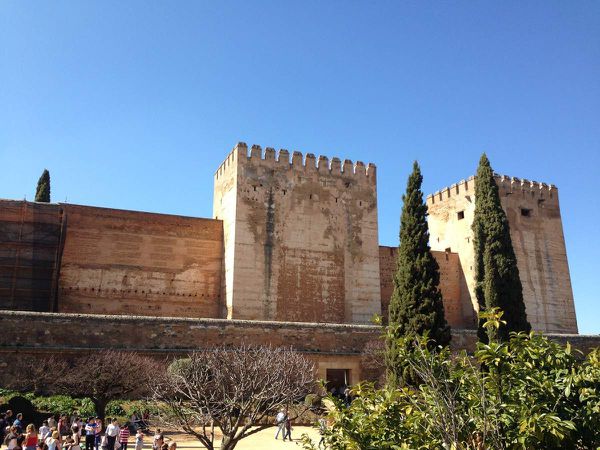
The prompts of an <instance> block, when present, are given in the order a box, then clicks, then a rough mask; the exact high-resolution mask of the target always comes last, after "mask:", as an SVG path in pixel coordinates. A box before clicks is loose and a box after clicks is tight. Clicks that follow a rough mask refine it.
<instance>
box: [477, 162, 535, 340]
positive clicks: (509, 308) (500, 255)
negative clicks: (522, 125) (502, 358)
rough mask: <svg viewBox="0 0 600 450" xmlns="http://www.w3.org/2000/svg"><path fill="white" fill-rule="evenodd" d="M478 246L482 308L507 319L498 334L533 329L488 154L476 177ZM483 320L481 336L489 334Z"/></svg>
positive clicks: (478, 278) (478, 270) (478, 273)
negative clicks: (497, 311)
mask: <svg viewBox="0 0 600 450" xmlns="http://www.w3.org/2000/svg"><path fill="white" fill-rule="evenodd" d="M472 228H473V245H474V246H475V295H476V297H477V302H478V304H479V310H480V311H483V310H489V309H491V308H494V307H497V308H500V309H501V310H502V311H503V312H504V315H503V317H502V319H503V320H504V321H505V322H506V323H505V324H502V325H501V326H500V328H499V329H498V331H497V333H498V338H500V339H502V340H507V339H508V336H509V333H510V332H511V331H525V332H529V331H530V330H531V325H530V324H529V322H528V321H527V314H526V312H525V303H524V301H523V286H522V285H521V278H520V277H519V268H518V267H517V258H516V256H515V251H514V249H513V246H512V241H511V238H510V228H509V225H508V219H507V218H506V214H505V212H504V210H503V209H502V205H501V204H500V195H499V193H498V185H497V184H496V181H495V179H494V172H493V170H492V167H491V165H490V161H489V159H488V158H487V156H486V155H485V153H484V154H483V155H482V156H481V159H480V160H479V167H478V168H477V177H476V179H475V216H474V218H473V225H472ZM483 323H484V320H483V319H480V321H479V330H478V335H479V339H480V340H481V341H483V342H487V341H488V338H489V336H488V335H487V333H486V331H485V330H484V329H483Z"/></svg>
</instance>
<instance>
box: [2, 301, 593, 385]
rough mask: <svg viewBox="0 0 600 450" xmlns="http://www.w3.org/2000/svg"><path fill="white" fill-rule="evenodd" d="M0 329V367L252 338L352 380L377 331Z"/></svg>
mask: <svg viewBox="0 0 600 450" xmlns="http://www.w3.org/2000/svg"><path fill="white" fill-rule="evenodd" d="M24 324H27V326H23V325H24ZM0 329H1V330H2V333H0V373H1V371H2V370H1V369H2V366H3V365H4V364H7V363H9V362H10V360H11V358H14V357H15V354H17V356H19V355H20V356H27V357H30V356H31V357H33V356H35V357H41V356H43V355H59V354H77V353H81V352H85V353H89V352H90V351H98V350H101V349H105V348H113V349H123V350H130V351H136V352H141V353H144V354H149V355H156V357H158V358H165V357H166V358H173V357H177V356H181V355H185V354H187V353H189V352H191V351H194V350H198V349H202V348H211V347H212V346H214V345H220V344H224V345H231V346H233V345H237V344H241V343H251V344H256V345H261V344H264V345H273V346H289V347H292V348H294V349H296V350H297V351H300V352H303V353H305V354H306V355H308V356H309V357H310V358H312V359H313V360H314V361H315V364H316V369H317V374H318V376H319V377H320V378H323V379H324V378H325V376H326V370H327V369H328V368H336V369H339V368H343V369H349V370H350V382H351V384H354V383H356V382H358V381H359V380H361V379H365V378H367V377H374V378H377V374H376V373H373V371H372V370H369V369H366V368H365V367H363V361H362V360H363V358H362V357H361V354H362V352H363V350H364V349H365V346H367V344H369V343H370V342H374V341H378V340H379V339H380V335H381V332H382V329H381V327H379V326H373V325H355V324H324V323H297V322H272V321H271V322H269V321H250V320H236V319H233V320H232V319H187V318H177V317H146V316H123V315H120V316H110V315H101V314H67V313H63V314H56V313H38V312H26V311H2V314H0ZM548 336H549V337H550V338H551V339H553V340H555V341H557V342H559V343H561V344H565V343H566V342H567V341H568V342H570V343H571V345H572V346H573V347H574V348H578V349H580V350H582V351H584V352H587V351H589V350H590V349H591V348H594V347H598V346H600V336H598V335H596V336H582V335H554V334H549V335H548ZM476 342H477V334H476V331H475V330H462V329H457V328H453V329H452V341H451V347H452V349H454V350H461V349H465V350H467V351H469V352H472V351H473V350H474V349H475V344H476Z"/></svg>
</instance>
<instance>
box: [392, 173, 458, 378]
mask: <svg viewBox="0 0 600 450" xmlns="http://www.w3.org/2000/svg"><path fill="white" fill-rule="evenodd" d="M422 181H423V176H422V175H421V170H420V168H419V165H418V163H417V162H416V161H415V163H414V165H413V171H412V173H411V175H410V176H409V178H408V183H407V186H406V193H405V195H403V197H402V200H403V202H404V205H403V207H402V216H401V219H400V247H399V248H398V260H397V267H396V273H395V275H394V292H393V294H392V298H391V300H390V307H389V327H388V334H387V339H386V342H387V349H386V366H387V369H388V376H389V377H390V379H391V380H392V381H394V380H395V381H396V382H400V381H401V380H405V379H406V376H407V372H406V370H407V368H406V366H405V364H404V363H403V362H402V360H401V359H400V358H399V357H398V355H399V353H401V352H402V351H403V349H402V348H401V347H402V345H401V344H399V341H398V340H399V339H401V338H402V337H404V336H415V335H417V336H422V335H424V334H425V333H428V336H429V337H430V339H431V343H432V345H433V346H435V345H441V346H446V345H448V343H449V342H450V327H449V326H448V324H447V323H446V318H445V314H444V303H443V301H442V295H441V293H440V291H439V289H438V285H439V281H440V275H439V266H438V264H437V262H436V260H435V259H434V258H433V256H432V255H431V249H430V247H429V228H428V225H427V205H425V203H424V202H423V192H422V191H421V183H422Z"/></svg>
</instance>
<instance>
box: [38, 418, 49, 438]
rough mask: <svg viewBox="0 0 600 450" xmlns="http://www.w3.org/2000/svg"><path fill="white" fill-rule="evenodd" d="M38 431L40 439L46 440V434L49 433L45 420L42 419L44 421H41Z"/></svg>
mask: <svg viewBox="0 0 600 450" xmlns="http://www.w3.org/2000/svg"><path fill="white" fill-rule="evenodd" d="M38 433H39V436H40V441H42V442H44V441H45V440H46V438H47V437H48V435H49V434H50V427H49V426H48V421H47V420H44V422H43V423H42V426H41V427H40V429H39V430H38Z"/></svg>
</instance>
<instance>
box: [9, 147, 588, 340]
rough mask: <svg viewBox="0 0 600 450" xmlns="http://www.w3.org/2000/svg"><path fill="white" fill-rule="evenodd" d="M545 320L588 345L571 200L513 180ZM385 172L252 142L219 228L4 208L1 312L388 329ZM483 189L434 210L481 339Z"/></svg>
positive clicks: (240, 154)
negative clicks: (380, 192) (565, 219)
mask: <svg viewBox="0 0 600 450" xmlns="http://www.w3.org/2000/svg"><path fill="white" fill-rule="evenodd" d="M497 180H498V185H499V187H500V194H501V198H502V204H503V206H504V208H505V210H506V212H507V215H508V218H509V222H510V226H511V236H512V239H513V244H514V247H515V252H516V255H517V260H518V265H519V270H520V274H521V280H522V282H523V289H524V296H525V302H526V307H527V313H528V317H529V320H530V321H531V323H532V325H533V327H534V328H535V329H537V330H542V331H547V332H561V333H562V332H565V333H576V332H577V322H576V318H575V309H574V304H573V294H572V289H571V282H570V275H569V268H568V263H567V257H566V249H565V243H564V237H563V231H562V224H561V219H560V209H559V205H558V193H557V190H556V188H555V187H553V186H547V185H545V184H539V183H532V182H529V181H526V180H519V179H512V178H507V177H498V178H497ZM376 184H377V183H376V170H375V166H374V165H372V164H369V165H367V166H365V165H364V164H363V163H361V162H356V163H355V164H353V163H352V162H351V161H349V160H344V161H343V162H342V161H341V160H340V159H338V158H332V159H331V160H329V159H328V158H325V157H323V156H321V157H319V158H315V156H314V155H312V154H310V153H309V154H306V155H305V156H303V155H302V154H301V153H299V152H293V154H292V155H291V160H290V154H289V152H288V151H286V150H280V151H279V152H275V150H273V149H271V148H267V149H265V151H264V153H263V151H262V149H261V148H260V147H259V146H253V147H252V149H251V151H250V155H248V148H247V146H246V145H245V144H243V143H240V144H238V145H237V146H236V147H235V148H234V150H233V151H232V152H231V153H230V154H229V155H228V156H227V158H226V159H225V161H224V162H223V164H222V165H221V166H220V167H219V169H218V170H217V172H216V173H215V177H214V188H215V190H214V193H215V195H214V200H213V202H214V203H213V214H214V217H215V219H197V218H189V217H179V216H171V215H163V214H153V213H144V212H137V211H122V210H115V209H107V208H94V207H89V206H76V205H66V204H58V205H56V204H38V203H31V202H25V201H10V200H0V232H1V233H0V309H21V310H38V311H59V312H77V313H96V314H136V315H148V316H182V317H208V318H211V317H212V318H218V317H221V318H230V319H232V318H233V319H251V320H276V321H295V322H324V323H368V322H369V320H370V319H371V317H372V316H373V315H374V314H375V313H382V312H383V314H384V315H387V306H388V303H389V298H390V296H391V292H392V287H393V285H392V276H393V272H394V270H395V251H396V250H395V249H394V248H389V247H379V245H378V235H377V233H378V230H377V190H376ZM473 196H474V181H473V179H472V178H471V179H469V180H467V181H462V182H461V183H458V184H456V185H453V186H452V187H450V188H446V189H444V190H443V191H441V192H438V193H436V194H435V195H433V196H429V197H428V199H427V204H428V207H429V213H430V218H429V227H430V233H431V247H432V249H433V250H434V252H433V254H434V257H435V258H436V260H437V261H438V264H439V266H440V289H441V291H442V295H443V297H444V302H445V303H444V304H445V307H446V317H447V319H448V322H449V323H450V324H451V325H452V326H453V327H459V328H465V327H473V326H474V325H475V309H476V306H477V305H476V302H475V301H474V296H473V282H474V279H473V243H472V232H471V223H472V218H473V209H474V203H473V201H474V198H473Z"/></svg>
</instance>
